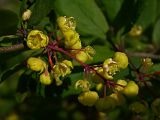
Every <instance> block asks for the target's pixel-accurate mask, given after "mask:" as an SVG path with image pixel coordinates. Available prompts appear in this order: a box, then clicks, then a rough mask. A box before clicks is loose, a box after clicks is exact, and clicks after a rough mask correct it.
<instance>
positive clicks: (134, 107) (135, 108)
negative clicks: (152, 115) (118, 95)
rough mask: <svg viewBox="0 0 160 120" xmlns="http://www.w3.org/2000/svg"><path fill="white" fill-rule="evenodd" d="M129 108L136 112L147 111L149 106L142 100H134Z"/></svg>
mask: <svg viewBox="0 0 160 120" xmlns="http://www.w3.org/2000/svg"><path fill="white" fill-rule="evenodd" d="M129 109H130V110H131V111H132V112H134V113H137V114H139V113H145V112H146V111H147V106H145V104H143V103H141V102H134V103H132V104H131V105H129Z"/></svg>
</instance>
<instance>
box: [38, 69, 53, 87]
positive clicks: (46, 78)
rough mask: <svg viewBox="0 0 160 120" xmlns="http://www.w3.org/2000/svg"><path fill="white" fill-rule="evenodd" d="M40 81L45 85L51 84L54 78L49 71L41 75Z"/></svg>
mask: <svg viewBox="0 0 160 120" xmlns="http://www.w3.org/2000/svg"><path fill="white" fill-rule="evenodd" d="M40 82H41V83H42V84H44V85H50V84H51V83H52V80H51V77H50V74H49V73H48V71H47V72H44V73H42V74H41V75H40Z"/></svg>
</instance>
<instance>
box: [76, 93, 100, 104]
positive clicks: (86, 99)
mask: <svg viewBox="0 0 160 120" xmlns="http://www.w3.org/2000/svg"><path fill="white" fill-rule="evenodd" d="M98 99H99V96H98V94H97V92H95V91H87V92H83V93H81V94H80V95H79V96H78V101H79V102H80V103H81V104H83V105H85V106H90V107H91V106H93V105H94V104H95V103H96V101H97V100H98Z"/></svg>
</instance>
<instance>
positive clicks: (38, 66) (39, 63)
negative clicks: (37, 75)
mask: <svg viewBox="0 0 160 120" xmlns="http://www.w3.org/2000/svg"><path fill="white" fill-rule="evenodd" d="M27 66H28V67H29V68H30V69H31V70H33V71H37V72H38V71H40V72H43V71H44V70H45V69H46V66H47V65H46V63H45V62H44V61H43V60H41V59H40V58H35V57H30V58H29V59H28V60H27Z"/></svg>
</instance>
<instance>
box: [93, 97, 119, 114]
mask: <svg viewBox="0 0 160 120" xmlns="http://www.w3.org/2000/svg"><path fill="white" fill-rule="evenodd" d="M115 106H116V101H115V99H113V98H112V97H110V96H106V97H104V98H100V99H98V100H97V102H96V103H95V107H96V109H97V110H98V111H101V112H107V111H110V110H113V109H114V108H115Z"/></svg>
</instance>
